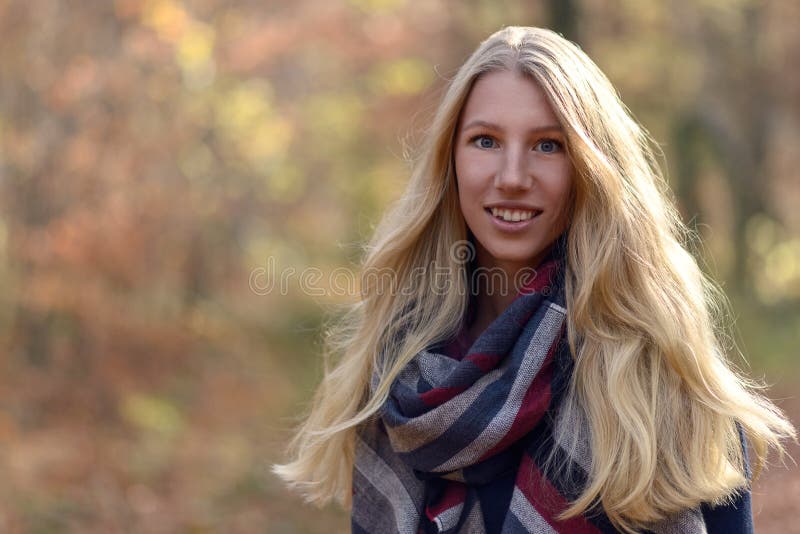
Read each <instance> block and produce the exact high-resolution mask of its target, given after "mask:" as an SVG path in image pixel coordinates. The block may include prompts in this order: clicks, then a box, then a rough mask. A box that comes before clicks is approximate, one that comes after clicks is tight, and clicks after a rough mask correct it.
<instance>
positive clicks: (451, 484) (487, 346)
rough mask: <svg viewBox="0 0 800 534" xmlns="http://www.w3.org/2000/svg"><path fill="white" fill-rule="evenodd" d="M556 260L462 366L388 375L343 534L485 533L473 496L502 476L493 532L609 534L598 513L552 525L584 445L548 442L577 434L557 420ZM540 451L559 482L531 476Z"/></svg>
mask: <svg viewBox="0 0 800 534" xmlns="http://www.w3.org/2000/svg"><path fill="white" fill-rule="evenodd" d="M560 256H561V257H559V256H554V255H553V254H552V253H551V256H549V257H548V258H547V259H546V260H545V261H544V262H543V263H542V265H540V267H539V269H538V270H537V274H536V276H535V277H534V279H533V280H532V281H531V282H530V283H529V284H527V285H526V286H525V287H524V288H523V289H522V291H521V292H520V294H519V295H518V296H517V297H516V298H515V300H514V301H513V302H512V303H511V305H510V306H509V307H508V308H507V309H506V310H505V311H504V312H503V313H502V314H501V315H500V316H499V317H498V318H497V319H496V320H495V321H494V322H493V323H492V324H491V325H490V326H489V327H488V329H487V330H486V331H485V332H484V333H483V334H481V336H480V337H479V338H478V339H477V340H476V341H475V343H474V344H473V345H472V346H471V348H470V349H469V351H468V353H467V354H466V356H464V357H463V359H461V360H457V359H453V358H451V357H449V356H447V355H445V354H443V353H442V352H441V351H440V350H438V349H437V347H433V348H431V349H430V350H425V351H422V352H420V353H419V354H417V355H416V356H415V357H414V358H413V359H412V360H411V361H410V362H409V364H408V365H407V366H406V367H405V369H404V370H403V371H402V372H401V373H400V376H399V377H398V379H397V380H395V382H394V383H393V385H392V388H391V392H390V395H389V399H388V400H387V402H386V403H385V405H384V407H383V409H382V411H381V413H380V417H376V418H374V419H373V420H371V421H370V422H369V423H367V424H365V425H363V426H362V427H360V428H359V432H358V436H357V439H356V459H355V465H354V470H353V507H352V513H351V525H352V531H353V532H355V533H375V534H378V533H380V534H387V533H402V534H419V533H425V532H441V533H456V532H468V533H486V532H487V530H486V526H485V524H484V518H483V512H482V511H481V502H480V499H479V498H478V493H477V490H476V487H477V486H480V485H482V484H486V483H488V482H491V481H493V480H495V479H496V478H497V477H498V476H500V475H501V474H506V475H507V474H508V473H509V471H511V472H515V473H516V474H515V475H514V476H515V484H514V488H513V493H512V496H511V501H510V503H509V505H508V509H507V511H506V512H505V519H504V520H503V524H502V530H501V532H502V533H504V534H507V533H528V532H533V533H561V532H569V533H578V534H581V533H597V532H616V530H615V529H614V528H613V526H612V524H611V523H610V521H609V519H608V518H607V517H606V515H605V514H604V513H603V511H602V508H601V507H599V506H597V507H595V508H594V509H592V510H590V511H589V512H587V513H585V514H584V515H582V516H579V517H575V518H572V519H568V520H565V521H558V520H557V519H556V516H557V515H558V514H559V513H560V512H561V511H563V510H564V509H565V508H566V507H567V506H568V503H569V502H570V501H571V500H573V499H574V498H576V497H577V496H578V495H579V494H580V491H581V489H582V487H584V484H585V483H586V479H587V473H588V470H589V466H590V461H591V455H590V450H589V446H588V440H587V439H584V440H583V442H582V443H581V442H579V446H578V447H577V453H573V455H570V453H568V452H567V451H568V450H571V449H572V448H571V447H569V448H568V447H563V446H562V445H561V444H559V443H556V437H555V436H557V435H558V433H557V432H554V430H555V429H556V425H564V424H566V425H570V426H569V427H568V428H585V424H583V426H582V422H581V421H575V420H573V421H568V420H565V418H564V417H560V416H559V411H558V409H557V408H558V406H559V401H560V400H561V399H562V396H563V393H564V391H565V389H566V387H567V385H568V383H569V379H570V375H571V370H572V357H571V355H570V351H569V346H568V344H567V342H566V336H565V329H566V309H565V303H564V288H563V268H562V266H563V263H564V262H563V254H561V255H560ZM439 348H440V347H439ZM584 434H585V433H584ZM551 452H552V453H553V454H554V456H553V459H554V460H555V462H556V464H565V465H568V466H569V468H568V469H567V470H566V471H567V472H565V473H562V474H561V475H558V476H556V475H554V474H552V473H551V472H550V471H551V470H547V471H546V470H545V469H543V464H544V460H545V459H546V458H547V457H548V455H549V454H550V453H551ZM654 531H655V532H664V533H667V532H681V533H695V532H696V533H703V532H705V525H704V523H703V518H702V515H701V514H700V512H699V511H697V510H692V511H689V512H687V513H685V514H681V515H680V516H679V517H675V518H673V519H671V520H669V521H665V522H664V523H663V524H659V525H658V526H657V527H656V528H654Z"/></svg>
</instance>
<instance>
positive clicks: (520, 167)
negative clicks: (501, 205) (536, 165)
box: [494, 147, 533, 191]
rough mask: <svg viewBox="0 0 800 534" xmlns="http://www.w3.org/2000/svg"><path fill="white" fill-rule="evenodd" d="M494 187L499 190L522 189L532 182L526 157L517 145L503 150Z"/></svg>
mask: <svg viewBox="0 0 800 534" xmlns="http://www.w3.org/2000/svg"><path fill="white" fill-rule="evenodd" d="M494 181H495V187H496V188H497V189H500V190H507V191H522V190H526V189H530V187H531V185H532V184H533V178H532V177H531V175H530V173H529V169H528V158H527V154H526V153H525V151H524V150H523V149H521V148H519V147H509V148H508V150H506V151H505V154H504V157H503V159H502V163H501V165H500V168H499V169H498V171H497V174H496V175H495V180H494Z"/></svg>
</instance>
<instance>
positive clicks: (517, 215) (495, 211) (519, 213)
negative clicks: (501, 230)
mask: <svg viewBox="0 0 800 534" xmlns="http://www.w3.org/2000/svg"><path fill="white" fill-rule="evenodd" d="M492 215H494V216H495V217H497V218H500V219H503V220H504V221H509V222H519V221H527V220H528V219H530V218H532V217H533V215H534V212H532V211H526V210H506V209H499V208H492Z"/></svg>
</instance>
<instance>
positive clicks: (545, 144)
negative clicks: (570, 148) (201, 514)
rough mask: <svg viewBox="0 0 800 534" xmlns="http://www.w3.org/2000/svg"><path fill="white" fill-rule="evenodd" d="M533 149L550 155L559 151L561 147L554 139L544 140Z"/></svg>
mask: <svg viewBox="0 0 800 534" xmlns="http://www.w3.org/2000/svg"><path fill="white" fill-rule="evenodd" d="M535 148H536V149H537V150H539V151H540V152H544V153H545V154H552V153H553V152H558V151H559V150H561V149H562V148H563V145H562V144H561V143H559V142H558V141H556V140H555V139H544V140H542V141H540V142H539V143H538V144H537V145H536V147H535Z"/></svg>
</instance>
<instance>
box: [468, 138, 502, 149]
mask: <svg viewBox="0 0 800 534" xmlns="http://www.w3.org/2000/svg"><path fill="white" fill-rule="evenodd" d="M469 142H470V144H472V145H475V146H476V147H478V148H485V149H489V148H494V147H495V145H496V143H495V141H494V139H493V138H492V137H489V136H488V135H476V136H475V137H473V138H472V139H470V140H469Z"/></svg>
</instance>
